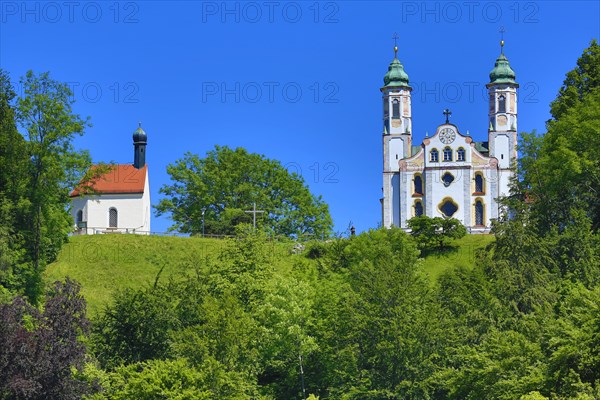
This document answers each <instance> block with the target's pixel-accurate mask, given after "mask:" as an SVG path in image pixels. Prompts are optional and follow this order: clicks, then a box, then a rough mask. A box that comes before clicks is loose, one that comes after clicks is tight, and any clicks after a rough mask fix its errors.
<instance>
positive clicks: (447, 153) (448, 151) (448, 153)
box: [444, 147, 452, 161]
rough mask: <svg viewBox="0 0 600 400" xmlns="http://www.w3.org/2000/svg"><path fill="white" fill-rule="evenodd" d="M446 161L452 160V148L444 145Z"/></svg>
mask: <svg viewBox="0 0 600 400" xmlns="http://www.w3.org/2000/svg"><path fill="white" fill-rule="evenodd" d="M444 161H452V149H451V148H450V147H444Z"/></svg>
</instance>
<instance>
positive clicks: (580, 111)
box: [517, 41, 600, 231]
mask: <svg viewBox="0 0 600 400" xmlns="http://www.w3.org/2000/svg"><path fill="white" fill-rule="evenodd" d="M577 65H578V66H577V68H576V69H575V70H573V71H571V72H569V73H568V74H567V79H566V80H565V82H564V85H563V87H562V88H561V90H560V93H559V97H558V98H557V100H556V101H555V102H554V103H553V104H552V113H553V116H554V119H552V120H550V121H548V123H547V133H546V134H545V135H544V136H542V137H538V136H537V135H535V133H533V134H525V135H523V138H522V140H521V145H520V150H521V153H522V157H521V158H520V161H519V163H520V165H519V167H520V170H521V172H520V175H521V176H522V178H523V179H522V182H521V183H519V184H518V185H517V188H518V192H519V193H520V194H521V195H522V196H526V197H527V198H528V200H529V201H530V204H531V208H532V212H533V216H534V218H535V219H534V221H533V222H535V224H536V225H535V228H536V229H538V230H540V231H543V230H547V229H549V227H553V226H554V227H557V229H559V231H562V230H563V229H565V228H566V227H567V226H570V225H573V224H577V223H579V221H575V220H574V219H573V216H574V214H573V210H585V213H586V215H587V217H588V218H589V219H590V220H591V222H592V228H593V229H594V230H595V231H596V230H598V228H599V227H600V196H599V195H598V190H597V188H598V187H600V155H599V153H598V151H597V149H598V148H599V146H600V128H599V126H600V78H598V76H600V46H599V45H598V44H597V42H596V41H593V42H592V44H591V45H590V47H589V48H588V49H586V51H585V52H584V54H583V55H582V57H581V58H580V59H579V60H578V62H577Z"/></svg>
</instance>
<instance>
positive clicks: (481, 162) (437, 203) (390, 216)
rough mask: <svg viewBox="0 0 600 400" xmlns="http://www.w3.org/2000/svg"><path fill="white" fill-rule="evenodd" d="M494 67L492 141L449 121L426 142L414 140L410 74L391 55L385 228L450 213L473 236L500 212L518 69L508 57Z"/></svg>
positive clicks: (510, 157)
mask: <svg viewBox="0 0 600 400" xmlns="http://www.w3.org/2000/svg"><path fill="white" fill-rule="evenodd" d="M500 45H501V51H500V56H499V57H498V58H497V59H496V63H495V65H494V68H493V69H492V71H491V72H490V82H489V83H488V84H487V85H486V87H487V90H488V94H489V111H488V116H489V126H488V137H487V139H488V140H487V141H484V142H476V141H474V140H473V138H472V137H471V136H470V135H469V132H468V131H467V132H466V133H464V132H462V131H460V130H459V128H458V126H456V125H454V124H452V123H450V120H449V117H450V114H451V113H450V111H449V110H444V114H445V116H446V122H445V123H444V124H442V125H439V126H438V127H437V129H436V130H435V134H433V135H432V136H431V137H426V138H425V139H424V140H423V141H422V143H420V144H413V137H412V133H413V130H412V113H411V90H412V88H411V87H410V85H409V80H408V75H407V74H406V72H405V71H404V67H403V65H402V63H401V62H400V60H398V57H397V53H398V48H397V47H394V54H395V55H394V59H393V60H392V62H391V63H390V65H389V67H388V71H387V73H386V74H385V77H384V78H383V82H384V86H383V87H382V88H381V92H382V94H383V198H382V199H381V204H382V222H383V226H385V227H391V226H398V227H401V228H403V229H407V228H408V225H407V221H408V220H409V219H411V218H412V217H415V216H421V215H426V216H428V217H446V218H449V217H452V218H456V219H458V220H459V221H461V222H462V223H463V224H464V225H465V227H466V228H467V231H468V232H470V233H488V232H489V231H490V227H491V221H492V220H493V219H495V218H498V216H499V215H500V213H501V212H502V210H501V209H500V205H499V203H498V201H497V200H498V198H500V197H502V196H506V195H508V194H509V182H510V179H511V176H512V175H513V172H512V170H511V169H510V167H511V165H512V162H513V161H514V160H515V159H516V157H517V150H516V145H517V88H518V87H519V85H518V84H517V82H516V81H515V72H514V71H513V70H512V68H511V67H510V65H509V63H508V59H507V58H506V56H505V55H504V41H503V40H502V41H501V42H500Z"/></svg>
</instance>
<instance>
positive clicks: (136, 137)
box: [133, 122, 148, 142]
mask: <svg viewBox="0 0 600 400" xmlns="http://www.w3.org/2000/svg"><path fill="white" fill-rule="evenodd" d="M147 139H148V138H147V136H146V132H144V130H143V129H142V123H141V122H140V123H139V126H138V128H137V129H136V130H135V132H133V141H134V142H145V141H146V140H147Z"/></svg>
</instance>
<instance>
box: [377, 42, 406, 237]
mask: <svg viewBox="0 0 600 400" xmlns="http://www.w3.org/2000/svg"><path fill="white" fill-rule="evenodd" d="M397 38H398V36H397V35H394V40H396V39H397ZM383 85H384V86H383V87H382V88H381V93H382V95H383V96H382V97H383V198H382V214H383V215H382V217H383V218H382V220H383V226H384V227H390V226H392V225H396V226H399V224H400V219H399V218H400V216H399V208H398V204H399V201H400V174H399V163H400V160H401V159H403V158H406V157H409V156H410V152H411V145H412V113H411V98H410V93H411V91H412V88H411V87H410V86H409V84H408V75H407V74H406V72H404V66H403V65H402V63H401V62H400V60H399V59H398V46H397V45H395V46H394V59H393V60H392V62H391V63H390V65H389V67H388V71H387V73H386V74H385V76H384V77H383Z"/></svg>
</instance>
